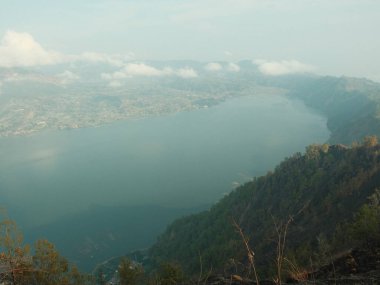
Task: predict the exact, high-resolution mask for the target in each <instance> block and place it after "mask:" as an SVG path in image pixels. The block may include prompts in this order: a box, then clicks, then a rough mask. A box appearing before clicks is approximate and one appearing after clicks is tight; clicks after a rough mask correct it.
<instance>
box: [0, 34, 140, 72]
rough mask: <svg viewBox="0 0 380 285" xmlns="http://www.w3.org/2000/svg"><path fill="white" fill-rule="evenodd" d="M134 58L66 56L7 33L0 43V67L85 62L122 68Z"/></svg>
mask: <svg viewBox="0 0 380 285" xmlns="http://www.w3.org/2000/svg"><path fill="white" fill-rule="evenodd" d="M133 58H134V54H133V53H131V52H128V53H127V54H104V53H97V52H84V53H82V54H79V55H66V54H63V53H60V52H57V51H52V50H47V49H45V48H43V47H42V46H41V45H40V44H39V43H38V42H37V41H36V40H35V39H34V38H33V36H32V35H30V34H28V33H18V32H14V31H7V32H6V33H5V35H4V36H3V38H2V40H1V42H0V67H8V68H10V67H28V66H39V65H52V64H59V63H68V62H77V61H85V62H92V63H106V64H109V65H113V66H123V65H124V63H125V62H126V61H129V60H131V59H133Z"/></svg>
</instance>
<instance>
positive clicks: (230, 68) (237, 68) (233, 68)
mask: <svg viewBox="0 0 380 285" xmlns="http://www.w3.org/2000/svg"><path fill="white" fill-rule="evenodd" d="M227 70H228V71H231V72H239V71H240V66H239V65H238V64H236V63H233V62H230V63H229V64H228V66H227Z"/></svg>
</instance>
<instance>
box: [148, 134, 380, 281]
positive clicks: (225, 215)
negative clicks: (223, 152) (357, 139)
mask: <svg viewBox="0 0 380 285" xmlns="http://www.w3.org/2000/svg"><path fill="white" fill-rule="evenodd" d="M379 151H380V146H379V145H377V144H375V143H374V142H373V141H370V140H367V141H366V142H365V143H363V144H362V145H360V146H356V147H353V148H348V147H345V146H343V145H332V146H328V145H323V146H322V145H312V146H309V147H308V148H307V150H306V153H305V154H304V155H302V154H300V153H297V154H295V155H293V156H292V157H290V158H287V159H285V160H284V161H283V162H282V163H281V164H280V165H279V166H278V167H276V169H275V170H274V172H273V173H268V174H267V175H265V176H262V177H259V178H255V179H254V180H253V181H252V182H249V183H247V184H245V185H243V186H242V187H240V188H238V189H237V190H236V191H233V192H232V193H231V194H229V195H228V196H226V197H224V198H223V199H222V200H221V201H220V202H219V203H217V204H216V205H215V206H213V207H212V208H211V209H210V210H209V211H205V212H202V213H200V214H196V215H192V216H189V217H186V218H182V219H179V220H177V221H175V222H174V223H173V224H171V225H170V226H169V227H168V228H167V230H166V231H165V232H164V233H163V234H162V235H161V236H160V238H159V240H158V241H157V243H156V244H155V245H154V246H153V247H152V248H151V250H150V261H149V263H148V264H147V265H148V266H152V267H156V266H157V265H158V264H160V263H161V262H164V261H172V262H178V263H180V264H181V266H182V267H183V268H184V269H185V271H186V272H188V273H190V274H195V273H197V272H199V270H200V257H201V260H202V267H203V270H206V271H207V270H210V269H212V270H213V271H217V272H224V273H226V272H236V271H238V272H241V271H244V268H245V266H244V264H246V263H247V259H246V252H245V248H244V245H243V243H242V240H241V239H240V237H239V235H238V234H237V232H236V230H235V229H234V227H233V225H232V219H235V220H236V221H237V222H238V223H239V224H240V226H241V228H242V230H243V231H244V233H245V234H246V235H247V236H249V237H250V245H251V247H252V248H253V250H254V252H255V257H256V263H257V266H258V268H259V271H260V274H262V276H273V272H272V273H271V271H272V270H273V263H274V262H273V261H274V259H275V257H276V255H275V250H276V239H277V234H276V231H275V226H274V224H275V223H276V224H277V225H281V223H285V222H286V221H287V220H288V218H289V216H293V217H294V220H293V222H292V223H291V224H290V226H289V230H288V233H287V244H286V255H287V256H288V257H291V256H295V257H296V259H297V260H298V261H299V262H306V261H307V260H308V259H310V258H311V257H312V258H315V259H318V254H319V253H320V251H321V243H323V242H324V241H325V240H332V238H333V235H334V234H335V232H336V228H337V225H339V224H343V223H344V222H350V221H351V220H352V219H353V218H354V216H355V213H357V212H358V211H359V210H360V209H361V208H362V207H363V205H364V204H365V203H366V202H367V199H368V197H370V196H371V195H376V193H377V190H376V187H378V186H379V185H380V156H379ZM374 193H375V194H374ZM351 240H352V242H351V243H350V242H348V243H347V242H346V243H345V244H344V243H342V246H341V247H340V246H337V247H336V248H335V250H336V251H340V250H343V249H344V247H349V246H354V244H353V243H354V239H351ZM337 244H339V241H338V243H337ZM318 251H319V253H318ZM334 253H336V252H334V251H332V252H330V254H334ZM240 262H241V263H242V264H240V265H239V263H240Z"/></svg>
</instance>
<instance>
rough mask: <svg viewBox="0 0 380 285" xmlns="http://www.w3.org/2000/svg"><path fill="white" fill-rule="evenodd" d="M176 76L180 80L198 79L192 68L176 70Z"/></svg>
mask: <svg viewBox="0 0 380 285" xmlns="http://www.w3.org/2000/svg"><path fill="white" fill-rule="evenodd" d="M176 75H177V76H179V77H182V78H195V77H198V74H197V72H196V71H195V70H194V69H192V68H188V67H185V68H181V69H179V70H177V72H176Z"/></svg>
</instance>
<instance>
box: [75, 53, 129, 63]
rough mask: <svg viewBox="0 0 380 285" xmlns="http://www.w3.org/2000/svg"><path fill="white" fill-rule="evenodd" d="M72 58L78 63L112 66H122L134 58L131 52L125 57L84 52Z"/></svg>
mask: <svg viewBox="0 0 380 285" xmlns="http://www.w3.org/2000/svg"><path fill="white" fill-rule="evenodd" d="M74 58H76V60H79V61H88V62H93V63H108V64H110V65H114V66H123V65H124V63H125V62H126V61H128V60H131V59H133V58H134V54H133V53H131V52H129V53H127V54H125V55H122V54H105V53H97V52H84V53H82V54H81V55H79V56H74Z"/></svg>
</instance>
